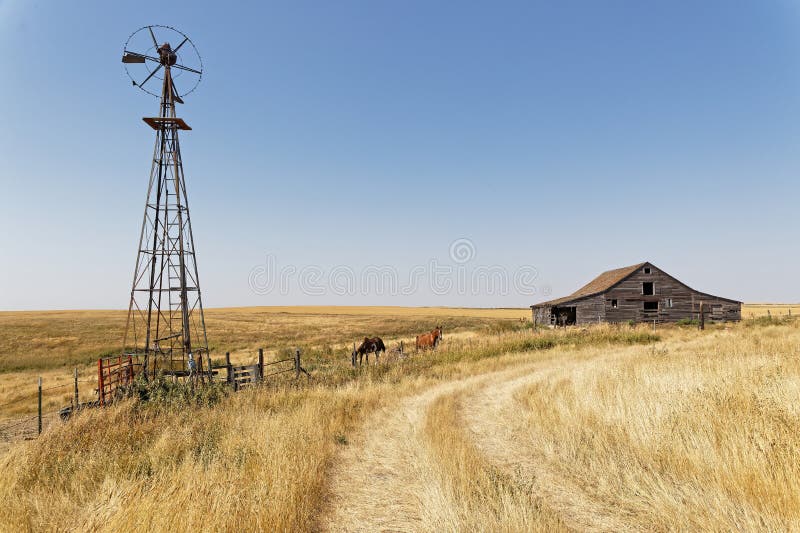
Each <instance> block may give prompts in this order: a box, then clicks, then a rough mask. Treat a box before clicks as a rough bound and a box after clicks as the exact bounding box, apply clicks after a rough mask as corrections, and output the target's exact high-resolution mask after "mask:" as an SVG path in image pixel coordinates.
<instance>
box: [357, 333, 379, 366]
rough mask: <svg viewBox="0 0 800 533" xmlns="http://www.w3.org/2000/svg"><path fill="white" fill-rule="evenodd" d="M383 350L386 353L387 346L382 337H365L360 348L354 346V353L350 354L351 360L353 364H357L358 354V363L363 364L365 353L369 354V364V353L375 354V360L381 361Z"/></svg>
mask: <svg viewBox="0 0 800 533" xmlns="http://www.w3.org/2000/svg"><path fill="white" fill-rule="evenodd" d="M381 352H383V353H386V346H385V345H384V344H383V340H381V338H380V337H372V338H369V337H364V342H362V343H361V346H359V347H358V348H355V346H354V347H353V353H352V354H351V355H350V360H351V362H352V363H353V366H356V356H358V365H359V366H361V364H362V362H363V361H364V355H366V356H367V365H369V354H371V353H374V354H375V362H376V363H377V362H378V361H379V356H380V354H381Z"/></svg>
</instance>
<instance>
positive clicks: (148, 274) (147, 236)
mask: <svg viewBox="0 0 800 533" xmlns="http://www.w3.org/2000/svg"><path fill="white" fill-rule="evenodd" d="M172 45H175V46H174V47H173V46H172ZM122 62H123V63H124V65H125V71H126V72H127V73H128V76H129V77H130V79H131V81H132V82H133V85H134V86H135V87H138V88H139V89H141V90H143V91H144V92H146V93H148V94H150V95H153V96H156V97H157V98H159V99H160V105H159V114H158V116H157V117H144V118H143V120H144V122H145V123H146V124H147V125H149V126H150V127H151V128H153V129H154V130H155V131H156V141H155V148H154V150H153V161H152V167H151V170H150V183H149V186H148V188H147V201H146V203H145V209H144V217H143V220H142V229H141V233H140V236H139V247H138V248H137V255H136V268H135V269H134V275H133V285H132V288H131V299H130V305H129V307H128V319H127V323H126V326H125V336H124V338H123V353H124V354H126V355H132V356H133V357H134V359H135V360H136V361H137V362H138V364H140V365H141V372H143V373H144V375H145V376H155V375H156V373H157V372H164V373H167V374H171V375H173V376H187V375H191V374H192V373H193V371H194V370H202V359H203V354H206V357H207V354H208V339H207V336H206V326H205V319H204V316H203V302H202V298H201V295H200V279H199V276H198V273H197V261H196V256H195V247H194V238H193V236H192V223H191V219H190V218H189V201H188V196H187V194H186V180H185V177H184V173H183V164H182V162H181V150H180V144H179V140H178V132H179V131H181V130H191V128H190V127H189V126H188V125H187V124H186V122H184V120H183V119H182V118H178V116H177V115H176V113H175V105H176V104H182V103H183V97H185V96H186V95H187V94H189V93H190V92H192V91H193V90H194V89H195V88H196V87H197V85H198V84H199V83H200V79H201V78H202V75H203V64H202V60H201V59H200V54H199V53H198V52H197V48H195V46H194V43H192V41H191V40H190V39H189V37H187V36H186V35H185V34H183V33H182V32H180V31H178V30H176V29H175V28H171V27H168V26H145V27H143V28H140V29H139V30H137V31H135V32H134V33H133V34H132V35H131V36H130V37H129V38H128V41H127V42H126V43H125V49H124V52H123V56H122ZM158 85H160V86H161V87H160V90H159V88H158ZM179 87H180V88H179ZM181 91H183V92H181ZM198 366H199V368H198ZM201 375H202V374H201Z"/></svg>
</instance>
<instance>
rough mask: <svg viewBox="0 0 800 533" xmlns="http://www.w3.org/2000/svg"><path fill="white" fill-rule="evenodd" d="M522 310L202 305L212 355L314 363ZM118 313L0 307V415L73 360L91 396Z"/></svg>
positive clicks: (498, 324)
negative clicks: (286, 357) (292, 354)
mask: <svg viewBox="0 0 800 533" xmlns="http://www.w3.org/2000/svg"><path fill="white" fill-rule="evenodd" d="M768 309H769V310H770V313H771V314H772V315H773V316H775V317H779V316H785V315H787V313H788V312H789V310H790V309H791V312H792V314H793V315H800V304H797V305H788V304H747V305H745V306H744V309H743V311H742V316H743V317H744V318H745V319H749V318H751V316H752V317H758V316H764V315H766V314H767V310H768ZM529 313H530V312H529V310H528V309H477V308H449V307H391V306H384V307H366V306H359V307H337V306H296V307H240V308H220V309H208V310H207V311H206V323H207V327H208V335H209V344H210V347H211V349H212V357H213V358H215V359H217V360H218V359H221V358H223V357H224V354H225V352H226V351H229V352H231V358H232V359H233V361H234V362H238V363H242V364H245V363H249V362H252V361H253V360H254V359H255V357H256V352H257V350H258V348H265V353H266V355H267V358H268V360H269V358H270V357H274V356H276V355H277V354H278V353H280V352H281V351H286V350H288V349H293V348H295V347H299V348H301V349H302V350H303V352H304V353H305V354H308V355H309V356H313V358H314V360H313V362H312V363H313V364H314V365H322V366H325V365H329V364H332V363H333V362H336V361H340V360H346V359H347V357H348V354H349V350H350V349H351V346H352V343H353V342H355V341H357V340H358V339H359V338H363V337H364V336H365V335H369V336H373V335H379V336H381V337H383V338H384V339H385V340H386V342H387V345H389V346H390V347H393V346H395V345H396V344H397V343H398V342H399V341H400V340H404V341H406V342H411V341H412V340H413V337H414V336H415V335H416V334H418V333H421V332H424V331H429V330H430V329H432V328H433V327H434V326H436V325H439V324H441V325H443V326H444V332H445V338H453V334H455V335H462V334H468V333H471V332H478V333H480V332H485V331H499V330H502V329H503V328H507V327H509V325H513V324H518V321H519V319H520V318H525V319H527V318H528V317H529ZM125 318H126V313H125V312H124V311H20V312H0V421H2V420H3V419H8V418H14V417H17V416H22V415H27V414H30V413H32V412H34V411H35V409H36V402H35V398H36V380H37V378H38V376H42V377H43V379H44V386H45V388H46V389H48V390H46V391H45V394H44V408H45V410H55V409H58V408H59V407H61V406H63V405H66V404H68V403H69V399H70V394H71V389H70V388H69V386H68V384H70V383H72V371H73V369H74V368H77V369H78V371H79V374H80V379H81V380H82V382H81V383H80V395H81V397H82V398H92V397H94V389H95V388H96V387H97V385H96V374H97V370H96V362H97V358H98V357H100V356H103V355H110V354H114V353H117V352H118V351H119V348H120V344H121V338H122V334H123V329H124V327H125ZM58 386H61V388H55V389H50V387H58Z"/></svg>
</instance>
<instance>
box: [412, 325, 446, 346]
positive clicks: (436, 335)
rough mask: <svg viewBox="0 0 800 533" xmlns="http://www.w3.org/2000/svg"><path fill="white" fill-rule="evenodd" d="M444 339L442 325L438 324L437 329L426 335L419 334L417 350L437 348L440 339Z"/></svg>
mask: <svg viewBox="0 0 800 533" xmlns="http://www.w3.org/2000/svg"><path fill="white" fill-rule="evenodd" d="M441 340H442V326H436V329H434V330H433V331H431V332H430V333H425V334H424V335H417V350H426V349H428V348H430V349H431V350H433V349H436V347H437V346H438V345H439V341H441Z"/></svg>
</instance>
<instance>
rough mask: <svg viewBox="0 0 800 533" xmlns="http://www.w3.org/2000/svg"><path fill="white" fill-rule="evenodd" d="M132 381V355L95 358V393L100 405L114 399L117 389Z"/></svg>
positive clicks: (104, 404)
mask: <svg viewBox="0 0 800 533" xmlns="http://www.w3.org/2000/svg"><path fill="white" fill-rule="evenodd" d="M132 381H133V357H131V356H130V355H117V356H114V357H103V358H101V359H98V360H97V395H98V396H99V400H100V405H101V406H106V405H108V404H110V403H111V402H113V401H114V398H115V397H116V396H117V391H118V390H119V389H120V388H121V387H125V386H127V385H129V384H130V383H131V382H132Z"/></svg>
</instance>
